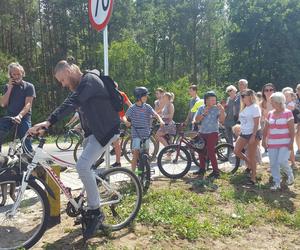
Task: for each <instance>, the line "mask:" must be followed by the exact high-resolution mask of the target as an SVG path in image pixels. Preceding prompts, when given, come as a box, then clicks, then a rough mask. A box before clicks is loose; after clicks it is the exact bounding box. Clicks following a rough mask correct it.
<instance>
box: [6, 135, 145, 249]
mask: <svg viewBox="0 0 300 250" xmlns="http://www.w3.org/2000/svg"><path fill="white" fill-rule="evenodd" d="M25 139H26V136H25V137H24V138H23V140H22V145H20V147H21V146H22V147H23V148H24V146H25V145H24V141H25ZM38 140H39V145H38V147H37V148H36V149H35V153H33V154H32V153H30V152H27V153H28V154H29V156H31V157H32V161H31V162H28V165H27V169H26V171H22V172H20V171H15V169H14V167H8V168H5V169H0V185H6V184H12V185H10V186H13V185H14V186H15V187H16V188H15V191H14V192H15V197H16V200H15V201H13V200H12V199H11V200H7V202H6V204H5V205H4V206H3V207H0V235H1V237H0V249H20V248H21V249H22V248H25V249H28V248H30V247H32V246H33V245H34V244H36V243H37V242H38V241H39V239H40V238H41V237H42V236H43V234H44V233H45V231H46V229H47V224H48V220H49V218H50V207H49V201H48V198H47V194H48V195H50V196H52V197H54V194H53V191H52V190H51V189H50V187H49V186H48V185H47V184H46V183H45V182H44V181H43V180H41V179H39V178H38V177H36V176H35V175H33V172H34V170H35V169H37V168H43V169H44V170H45V171H46V173H47V174H48V175H49V176H50V178H51V179H52V180H53V181H54V183H55V184H56V185H57V186H58V187H59V188H60V190H61V191H62V192H63V193H64V195H65V196H66V198H67V200H68V203H67V206H66V213H67V215H68V216H70V217H74V218H75V217H76V219H77V221H78V218H80V220H79V221H80V223H81V224H82V227H83V228H84V227H85V226H86V222H85V215H86V210H87V209H86V207H85V206H84V204H85V201H86V195H85V190H84V188H83V189H82V191H81V192H80V194H79V195H78V196H77V197H73V196H72V193H71V190H70V189H69V188H67V187H65V185H64V184H63V183H62V182H61V180H60V179H59V177H58V176H57V175H56V174H55V172H54V171H53V169H52V168H51V166H50V164H51V162H53V161H54V162H56V163H58V164H63V165H66V166H70V165H72V164H71V163H68V162H65V161H63V160H61V159H59V158H57V157H55V156H53V155H51V154H49V153H47V152H46V151H44V150H43V147H44V144H45V142H46V139H45V138H44V137H40V138H39V139H38ZM16 152H17V150H16ZM16 157H22V155H20V154H17V153H16ZM22 160H23V159H22ZM93 172H94V175H95V178H96V180H97V184H98V189H99V193H100V200H101V208H102V211H103V213H104V215H105V220H104V222H103V225H102V226H101V228H100V229H104V230H109V231H115V230H120V229H122V228H124V227H126V226H128V225H129V224H130V223H131V222H132V221H133V220H134V219H135V217H136V216H137V214H138V212H139V209H140V207H141V202H142V188H141V184H140V182H139V180H138V178H137V177H136V175H135V174H134V173H133V172H132V171H130V170H129V169H126V168H110V169H106V170H104V171H100V170H98V169H97V168H95V167H94V168H93ZM7 192H8V191H7Z"/></svg>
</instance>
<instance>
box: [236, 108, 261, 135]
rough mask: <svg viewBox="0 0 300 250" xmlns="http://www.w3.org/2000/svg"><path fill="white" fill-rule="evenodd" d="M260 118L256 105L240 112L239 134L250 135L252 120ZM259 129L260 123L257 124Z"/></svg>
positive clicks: (252, 125)
mask: <svg viewBox="0 0 300 250" xmlns="http://www.w3.org/2000/svg"><path fill="white" fill-rule="evenodd" d="M256 117H261V111H260V108H259V106H258V105H257V104H252V105H250V106H247V107H245V108H244V109H243V111H241V112H240V115H239V120H240V122H241V133H242V134H243V135H250V134H252V133H253V128H254V120H253V119H254V118H256ZM258 129H260V123H258Z"/></svg>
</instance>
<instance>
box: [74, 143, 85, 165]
mask: <svg viewBox="0 0 300 250" xmlns="http://www.w3.org/2000/svg"><path fill="white" fill-rule="evenodd" d="M82 143H83V140H80V141H78V142H77V143H76V145H75V147H74V150H73V158H74V161H75V162H77V161H78V158H79V155H78V150H79V148H80V147H81V146H82Z"/></svg>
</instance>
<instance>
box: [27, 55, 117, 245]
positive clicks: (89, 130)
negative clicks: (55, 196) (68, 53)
mask: <svg viewBox="0 0 300 250" xmlns="http://www.w3.org/2000/svg"><path fill="white" fill-rule="evenodd" d="M94 73H95V74H93V73H86V74H83V73H82V72H81V70H80V69H79V67H78V66H77V65H76V64H74V63H73V62H69V61H68V62H67V61H60V62H58V64H57V65H56V67H55V69H54V74H55V77H56V79H57V80H58V81H59V82H60V83H61V84H62V86H63V87H67V88H69V89H70V90H71V94H70V95H69V96H68V97H67V98H66V100H65V101H64V102H63V103H62V104H61V105H60V106H59V107H58V108H57V109H56V110H55V111H54V112H53V113H52V114H51V115H50V116H49V117H48V119H47V121H44V122H41V123H39V124H36V125H35V126H34V127H32V128H31V129H30V130H29V133H30V134H37V133H39V130H41V129H42V128H43V127H46V128H48V127H50V126H51V125H53V124H54V123H56V122H57V121H59V120H61V119H62V118H64V117H65V116H67V115H69V114H71V113H73V112H74V111H75V110H76V109H78V110H79V114H80V121H81V125H82V128H83V130H84V134H85V138H86V140H87V143H86V146H85V148H84V150H83V152H82V154H81V156H80V158H79V159H78V161H77V164H76V169H77V171H78V174H79V177H80V179H81V181H82V182H83V184H84V186H85V188H86V193H87V203H88V207H89V210H88V212H87V214H88V220H87V228H86V230H85V232H84V233H83V236H84V238H85V240H86V239H89V238H91V237H92V236H93V235H94V233H95V232H96V230H97V229H98V228H99V226H100V224H101V223H102V222H103V220H104V215H103V213H102V212H101V210H100V197H99V192H98V187H97V183H96V180H95V178H94V177H93V173H92V170H91V166H92V165H93V164H94V163H95V161H96V160H97V159H98V158H99V156H100V155H101V154H102V153H103V152H104V150H105V149H106V147H107V146H109V145H110V144H111V143H112V142H114V141H115V140H117V139H118V136H119V126H120V119H119V115H118V113H117V112H116V110H115V109H114V107H113V105H112V100H111V99H110V96H109V93H108V91H107V89H106V87H105V85H104V83H103V82H102V81H101V79H100V78H99V77H98V76H97V75H99V72H97V71H94Z"/></svg>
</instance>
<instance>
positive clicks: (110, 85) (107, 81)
mask: <svg viewBox="0 0 300 250" xmlns="http://www.w3.org/2000/svg"><path fill="white" fill-rule="evenodd" d="M86 73H91V74H94V75H96V76H98V77H99V78H100V79H101V80H102V82H103V83H104V86H105V87H106V89H107V92H108V94H109V96H110V100H111V104H112V106H113V107H114V109H115V110H116V111H117V112H120V111H122V110H123V107H124V98H123V96H122V94H121V92H120V91H119V90H118V89H117V88H116V84H115V82H114V80H113V79H111V78H110V77H109V76H103V75H101V74H100V73H99V71H98V70H93V71H86V72H85V74H86Z"/></svg>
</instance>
